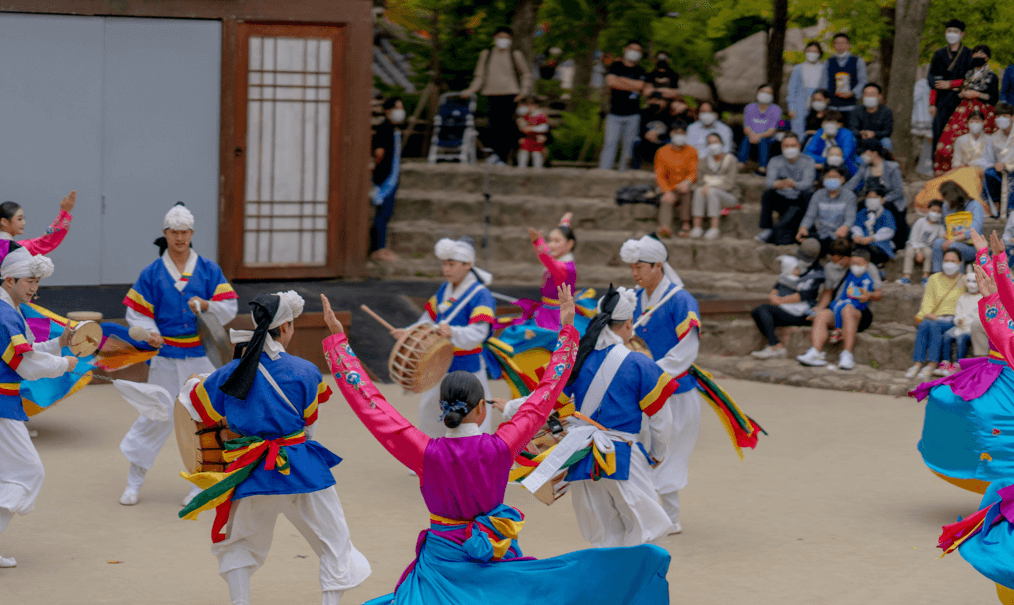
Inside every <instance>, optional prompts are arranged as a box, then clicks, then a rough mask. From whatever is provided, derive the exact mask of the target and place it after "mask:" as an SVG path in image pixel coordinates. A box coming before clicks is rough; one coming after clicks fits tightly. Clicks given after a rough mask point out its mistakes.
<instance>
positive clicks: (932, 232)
mask: <svg viewBox="0 0 1014 605" xmlns="http://www.w3.org/2000/svg"><path fill="white" fill-rule="evenodd" d="M943 207H944V202H943V200H933V201H931V202H930V203H929V212H928V213H927V214H926V216H924V217H921V218H920V219H919V220H917V221H916V222H915V224H914V225H912V232H911V233H910V234H909V236H908V244H907V245H906V246H905V266H904V268H903V272H904V277H902V278H901V279H899V280H898V283H899V284H905V285H911V284H912V268H913V265H914V263H922V283H923V285H925V284H926V280H927V279H929V276H930V267H931V266H932V264H933V253H932V250H931V249H930V246H932V245H933V242H934V241H936V240H937V239H939V238H942V237H943V236H944V233H945V229H944V223H943ZM1008 226H1010V223H1008ZM1006 234H1007V231H1006V230H1004V236H1006ZM1011 235H1014V230H1012V231H1011Z"/></svg>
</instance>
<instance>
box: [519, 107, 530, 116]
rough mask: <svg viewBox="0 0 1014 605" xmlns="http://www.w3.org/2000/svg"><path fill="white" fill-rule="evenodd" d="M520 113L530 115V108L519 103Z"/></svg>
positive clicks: (520, 114)
mask: <svg viewBox="0 0 1014 605" xmlns="http://www.w3.org/2000/svg"><path fill="white" fill-rule="evenodd" d="M518 115H519V116H526V115H528V108H527V107H525V106H524V105H519V106H518Z"/></svg>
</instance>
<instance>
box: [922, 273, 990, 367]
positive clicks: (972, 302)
mask: <svg viewBox="0 0 1014 605" xmlns="http://www.w3.org/2000/svg"><path fill="white" fill-rule="evenodd" d="M980 300H982V294H979V282H978V281H976V279H975V273H972V272H971V271H968V272H967V273H965V293H964V294H962V295H961V296H960V297H959V298H958V302H957V304H956V305H954V327H953V328H951V329H950V330H947V331H946V332H944V341H943V342H944V344H943V349H942V351H941V354H940V367H938V368H937V369H936V371H935V372H933V373H934V374H935V375H937V376H949V375H951V374H953V373H954V372H957V371H958V370H959V369H961V367H960V366H959V365H958V363H957V362H959V361H961V360H962V359H965V358H966V357H968V345H969V344H971V342H972V332H973V331H979V330H982V332H983V333H984V334H985V329H984V328H983V327H982V320H981V319H979V301H980ZM954 346H957V351H953V349H952V347H954ZM952 353H955V354H956V355H957V357H955V358H952V357H951V354H952ZM952 359H953V360H954V361H953V362H952V361H951V360H952Z"/></svg>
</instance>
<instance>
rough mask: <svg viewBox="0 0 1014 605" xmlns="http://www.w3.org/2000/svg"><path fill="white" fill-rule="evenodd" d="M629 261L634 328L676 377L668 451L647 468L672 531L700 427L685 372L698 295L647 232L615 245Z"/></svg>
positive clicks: (695, 337)
mask: <svg viewBox="0 0 1014 605" xmlns="http://www.w3.org/2000/svg"><path fill="white" fill-rule="evenodd" d="M620 258H621V259H622V260H623V262H625V263H627V264H629V265H630V272H631V274H632V275H633V277H634V281H636V282H637V285H638V286H640V289H639V290H638V291H637V307H636V308H635V310H634V334H635V335H636V336H639V337H640V338H641V339H642V340H644V342H645V343H646V344H647V345H648V349H650V350H651V355H652V357H654V359H655V363H657V364H658V365H659V367H661V368H662V369H663V370H664V371H665V373H666V374H668V375H670V376H672V377H674V378H676V379H677V380H678V381H679V386H678V387H677V388H676V392H675V393H673V396H672V397H671V398H670V399H669V405H668V408H669V412H670V413H671V414H672V433H671V436H670V437H669V453H668V454H667V455H666V458H665V460H664V461H662V463H661V464H659V465H658V466H656V467H655V469H654V471H653V472H652V474H653V478H654V481H655V489H656V490H657V491H658V495H659V499H660V500H661V502H662V508H664V509H665V512H666V513H667V514H668V515H669V519H670V520H671V521H672V530H671V533H675V534H678V533H680V532H682V531H683V527H682V526H681V525H680V522H679V514H680V498H679V490H681V489H683V488H684V487H686V485H687V481H688V474H689V464H690V454H691V453H692V452H693V450H694V444H696V443H697V435H698V433H700V431H701V398H700V396H699V395H698V394H697V379H696V378H694V377H693V376H691V375H690V374H688V372H689V371H690V369H691V366H692V365H693V363H694V360H695V359H697V352H698V350H699V348H700V344H701V340H700V320H699V319H698V306H697V301H696V300H694V297H693V296H691V295H690V293H689V292H687V291H686V290H684V289H683V284H682V282H680V281H679V277H678V276H677V275H676V272H675V271H673V268H672V267H671V266H669V262H668V260H669V250H668V249H667V248H666V247H665V244H663V243H662V242H660V241H659V240H658V239H657V238H655V237H652V236H651V235H645V236H644V237H642V238H641V239H639V240H634V239H630V240H627V241H626V242H624V244H623V247H622V248H621V249H620Z"/></svg>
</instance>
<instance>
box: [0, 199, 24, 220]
mask: <svg viewBox="0 0 1014 605" xmlns="http://www.w3.org/2000/svg"><path fill="white" fill-rule="evenodd" d="M18 210H21V204H19V203H17V202H10V201H7V202H4V203H2V204H0V219H2V218H5V219H7V220H11V219H13V218H14V215H15V214H17V213H18Z"/></svg>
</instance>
